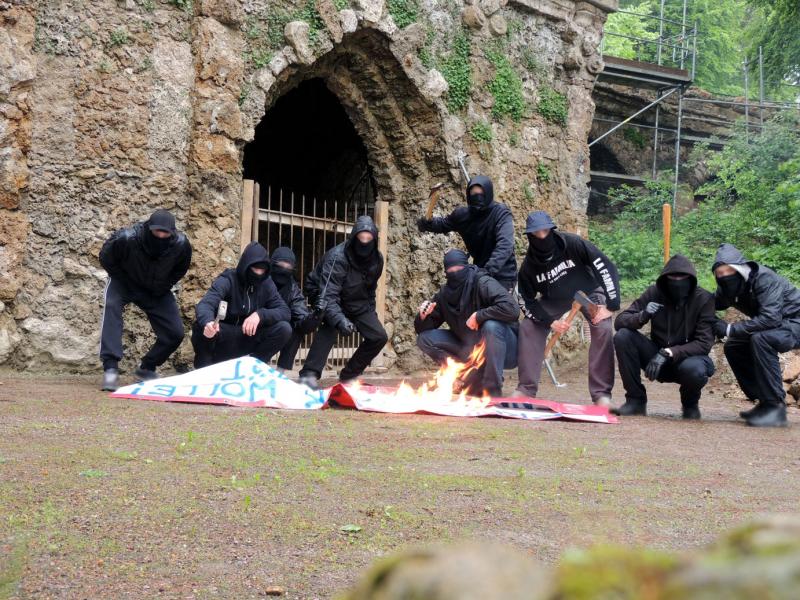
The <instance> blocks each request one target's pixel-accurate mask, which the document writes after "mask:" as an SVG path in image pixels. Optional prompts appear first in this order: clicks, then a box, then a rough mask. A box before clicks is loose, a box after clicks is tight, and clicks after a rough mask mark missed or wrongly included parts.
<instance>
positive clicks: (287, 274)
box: [270, 246, 297, 288]
mask: <svg viewBox="0 0 800 600" xmlns="http://www.w3.org/2000/svg"><path fill="white" fill-rule="evenodd" d="M279 262H286V263H291V264H292V268H291V269H287V268H285V267H281V266H278V263H279ZM270 263H271V264H270V277H272V281H274V282H275V285H276V286H278V287H279V288H283V287H285V286H287V285H289V284H290V283H291V282H292V279H293V278H294V265H295V264H296V263H297V259H296V258H295V255H294V252H292V250H291V248H287V247H286V246H281V247H279V248H275V250H273V251H272V256H271V257H270Z"/></svg>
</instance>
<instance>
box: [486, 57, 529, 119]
mask: <svg viewBox="0 0 800 600" xmlns="http://www.w3.org/2000/svg"><path fill="white" fill-rule="evenodd" d="M485 53H486V58H488V59H489V62H491V63H492V64H493V65H494V69H495V75H494V79H492V81H491V82H489V91H490V92H491V93H492V96H494V105H493V106H492V114H493V115H494V116H495V117H498V118H502V117H505V116H509V117H511V118H512V119H513V120H514V121H520V120H521V119H522V117H523V116H524V115H525V109H526V107H527V105H526V103H525V97H524V96H523V94H522V80H521V79H520V78H519V75H517V73H516V71H514V67H513V66H512V65H511V62H510V61H509V60H508V57H507V56H506V55H505V53H504V52H502V51H501V50H499V49H487V50H486V51H485Z"/></svg>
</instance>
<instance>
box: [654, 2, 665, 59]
mask: <svg viewBox="0 0 800 600" xmlns="http://www.w3.org/2000/svg"><path fill="white" fill-rule="evenodd" d="M665 1H666V0H661V13H660V15H659V21H658V50H657V51H656V57H657V58H658V60H657V63H658V65H659V66H661V42H662V40H663V39H664V2H665Z"/></svg>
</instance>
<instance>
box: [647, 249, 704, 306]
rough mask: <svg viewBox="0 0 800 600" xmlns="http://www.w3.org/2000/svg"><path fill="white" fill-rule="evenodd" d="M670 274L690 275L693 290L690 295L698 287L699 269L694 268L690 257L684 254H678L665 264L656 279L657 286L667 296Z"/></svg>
mask: <svg viewBox="0 0 800 600" xmlns="http://www.w3.org/2000/svg"><path fill="white" fill-rule="evenodd" d="M668 275H688V276H689V279H691V280H692V291H691V293H690V294H689V295H690V296H691V294H693V293H694V290H695V288H696V287H697V269H695V268H694V264H693V263H692V261H690V260H689V259H688V258H686V257H685V256H683V255H682V254H676V255H675V256H673V257H672V258H670V259H669V260H668V261H667V264H665V265H664V268H663V269H662V270H661V275H659V276H658V279H656V287H658V291H660V292H661V293H662V294H664V296H667V288H666V281H667V276H668Z"/></svg>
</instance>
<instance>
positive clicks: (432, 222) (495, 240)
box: [417, 175, 517, 290]
mask: <svg viewBox="0 0 800 600" xmlns="http://www.w3.org/2000/svg"><path fill="white" fill-rule="evenodd" d="M466 199H467V206H459V207H458V208H456V209H455V210H454V211H453V212H451V213H450V214H449V215H448V216H446V217H436V218H434V219H419V220H418V221H417V226H418V227H419V230H420V231H422V232H425V231H429V232H432V233H449V232H451V231H455V232H457V233H458V234H459V235H460V236H461V239H463V240H464V245H465V246H466V247H467V252H469V254H470V256H472V260H473V262H474V263H475V264H476V265H477V266H479V267H481V268H482V269H483V270H484V271H486V272H487V273H488V274H489V275H490V276H492V277H494V278H495V279H496V280H497V281H499V282H500V284H501V285H502V286H503V287H504V288H505V289H507V290H511V289H513V288H514V285H515V284H516V282H517V259H516V257H515V256H514V220H513V217H512V215H511V210H510V209H509V208H508V206H506V205H505V204H502V203H500V202H495V200H494V185H493V184H492V180H491V179H489V178H488V177H484V176H483V175H477V176H476V177H473V178H472V179H470V180H469V183H468V184H467V192H466Z"/></svg>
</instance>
